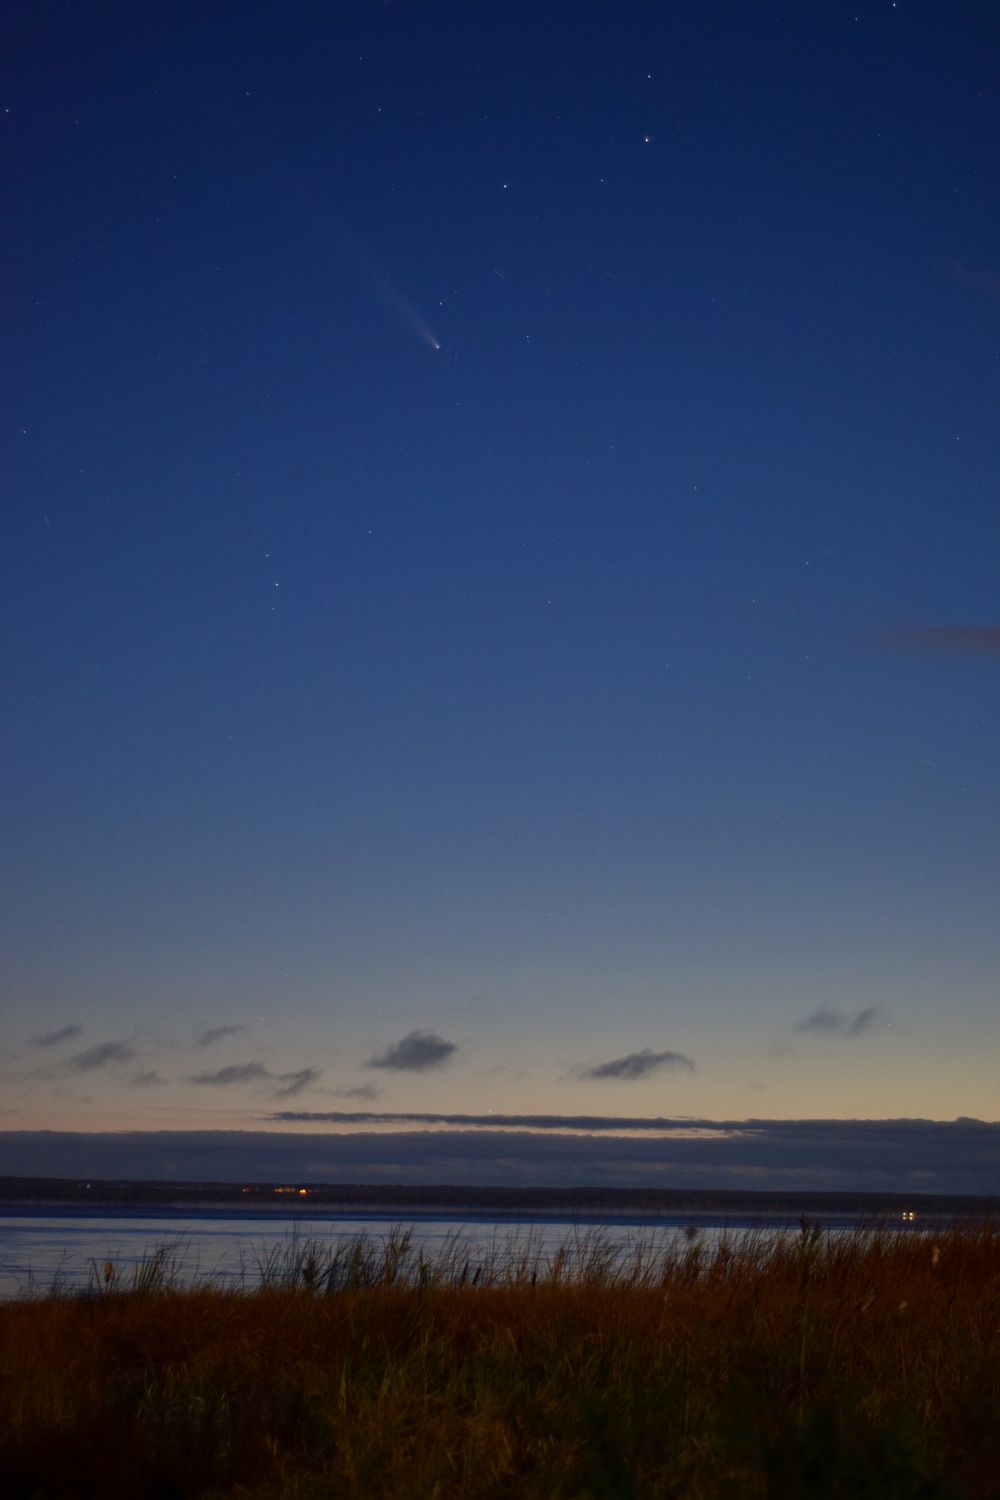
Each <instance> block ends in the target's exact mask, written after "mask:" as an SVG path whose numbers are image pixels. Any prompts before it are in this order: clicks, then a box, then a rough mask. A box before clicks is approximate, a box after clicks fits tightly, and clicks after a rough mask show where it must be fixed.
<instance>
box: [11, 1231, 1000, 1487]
mask: <svg viewBox="0 0 1000 1500" xmlns="http://www.w3.org/2000/svg"><path fill="white" fill-rule="evenodd" d="M94 1272H95V1274H94V1277H93V1279H92V1285H91V1291H90V1294H89V1295H87V1296H71V1295H68V1294H66V1293H63V1294H61V1295H56V1296H49V1297H45V1298H39V1297H25V1298H23V1299H22V1300H20V1301H17V1302H10V1303H6V1304H0V1481H2V1493H3V1494H4V1495H5V1496H10V1497H14V1496H61V1495H65V1496H74V1497H76V1496H80V1497H83V1496H102V1497H115V1496H118V1495H121V1496H130V1497H131V1496H140V1497H144V1496H156V1497H164V1500H166V1497H171V1496H202V1497H210V1496H223V1495H226V1496H229V1495H237V1496H240V1495H242V1496H258V1497H264V1496H295V1497H302V1500H305V1497H314V1496H315V1497H319V1496H337V1497H345V1496H359V1497H370V1496H398V1497H407V1500H413V1497H423V1496H435V1497H446V1496H456V1497H457V1496H461V1497H480V1496H482V1497H492V1496H497V1497H500V1496H509V1497H522V1496H523V1497H560V1496H581V1497H582V1496H593V1497H605V1500H611V1497H628V1496H676V1497H693V1500H697V1497H699V1496H733V1497H741V1500H742V1497H754V1496H789V1497H803V1496H805V1497H811V1496H819V1497H823V1496H831V1497H832V1496H838V1497H839V1496H844V1497H852V1500H853V1497H863V1496H870V1497H873V1500H875V1497H877V1500H891V1497H910V1496H921V1497H928V1500H930V1497H958V1496H983V1497H985V1496H1000V1233H997V1232H996V1231H994V1230H993V1229H991V1228H989V1227H985V1228H981V1229H975V1230H954V1231H952V1232H950V1233H948V1234H945V1235H943V1236H938V1237H936V1238H934V1239H931V1238H930V1237H928V1236H924V1235H918V1234H914V1233H912V1232H908V1233H892V1232H878V1231H871V1232H858V1233H855V1234H851V1235H846V1236H842V1235H834V1236H828V1235H825V1234H821V1233H819V1232H818V1231H814V1230H812V1229H810V1228H809V1227H808V1226H804V1227H803V1230H802V1233H801V1234H797V1235H789V1236H785V1237H783V1238H781V1239H778V1240H775V1239H773V1238H768V1237H764V1236H750V1237H747V1238H745V1239H736V1238H734V1239H733V1240H731V1241H730V1242H728V1243H724V1244H723V1246H722V1248H721V1249H720V1250H718V1251H717V1252H714V1253H711V1254H710V1253H708V1252H707V1251H704V1250H703V1248H702V1246H701V1245H700V1243H699V1242H698V1240H697V1238H693V1239H690V1240H687V1241H685V1240H683V1239H682V1240H680V1241H679V1242H678V1241H676V1240H674V1241H670V1242H664V1243H662V1244H661V1243H657V1242H655V1241H653V1240H650V1241H647V1242H645V1243H644V1244H639V1245H638V1246H636V1247H634V1249H633V1252H632V1253H631V1254H630V1255H628V1256H626V1257H624V1258H623V1257H621V1256H619V1255H618V1254H617V1253H616V1251H615V1248H614V1242H613V1241H612V1240H611V1239H610V1238H608V1237H607V1236H604V1235H601V1234H592V1235H590V1236H583V1237H578V1238H575V1239H573V1240H571V1241H570V1242H569V1243H568V1244H567V1245H566V1246H565V1247H564V1250H563V1251H562V1252H559V1253H557V1254H556V1255H554V1256H546V1255H543V1254H542V1253H541V1251H540V1250H539V1249H538V1248H537V1246H536V1247H531V1246H528V1247H527V1248H522V1250H521V1251H520V1252H518V1253H515V1254H512V1253H511V1247H509V1246H507V1247H498V1248H497V1250H496V1251H495V1252H494V1253H493V1254H492V1255H491V1256H488V1257H486V1259H485V1260H483V1259H482V1258H480V1259H479V1260H476V1259H475V1258H474V1257H472V1256H469V1255H467V1254H466V1253H465V1252H464V1251H463V1249H462V1246H461V1245H460V1243H459V1242H458V1241H455V1242H453V1243H452V1245H451V1246H450V1247H448V1249H447V1250H446V1252H445V1253H444V1254H443V1255H442V1256H441V1257H439V1258H437V1259H436V1260H434V1261H433V1262H428V1261H427V1260H426V1259H425V1258H424V1257H422V1256H421V1254H420V1252H419V1251H418V1250H416V1249H415V1248H414V1247H413V1245H412V1242H411V1241H410V1239H409V1237H408V1236H407V1235H406V1234H405V1233H402V1232H399V1233H395V1234H393V1235H391V1236H389V1237H388V1238H387V1240H386V1241H385V1242H377V1241H372V1240H362V1241H358V1242H356V1243H355V1244H353V1245H348V1246H346V1247H344V1246H341V1247H339V1248H338V1247H337V1246H335V1245H333V1246H331V1245H324V1244H322V1243H320V1242H317V1241H308V1242H302V1243H293V1244H292V1245H290V1246H287V1247H285V1248H284V1250H283V1251H282V1252H281V1253H280V1254H272V1255H270V1256H267V1257H263V1258H262V1259H261V1260H260V1262H258V1263H257V1264H256V1266H253V1267H250V1268H248V1269H247V1273H246V1276H245V1278H244V1281H243V1283H242V1285H241V1286H240V1288H239V1289H233V1288H228V1289H227V1288H225V1287H223V1286H222V1285H220V1284H214V1285H213V1284H211V1283H205V1284H202V1285H200V1286H197V1287H194V1288H193V1289H184V1288H183V1287H181V1286H180V1285H179V1283H178V1280H177V1274H176V1272H177V1266H176V1263H175V1262H174V1259H173V1257H172V1255H171V1253H170V1252H167V1251H163V1252H159V1253H158V1256H157V1257H153V1258H151V1259H150V1260H149V1261H147V1262H146V1263H145V1264H144V1265H143V1266H140V1267H139V1268H138V1269H137V1270H136V1271H135V1272H133V1273H131V1274H124V1273H123V1274H119V1273H118V1271H117V1269H116V1268H114V1267H112V1268H111V1274H110V1275H107V1274H105V1272H106V1268H105V1267H102V1266H96V1267H95V1268H94Z"/></svg>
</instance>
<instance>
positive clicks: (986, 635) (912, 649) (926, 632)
mask: <svg viewBox="0 0 1000 1500" xmlns="http://www.w3.org/2000/svg"><path fill="white" fill-rule="evenodd" d="M873 644H874V645H876V646H878V647H880V648H882V649H887V650H889V651H896V652H899V653H901V654H903V655H907V656H1000V625H911V626H907V627H905V628H904V629H901V630H892V631H889V632H887V633H886V634H884V635H882V636H879V637H876V638H875V640H874V642H873Z"/></svg>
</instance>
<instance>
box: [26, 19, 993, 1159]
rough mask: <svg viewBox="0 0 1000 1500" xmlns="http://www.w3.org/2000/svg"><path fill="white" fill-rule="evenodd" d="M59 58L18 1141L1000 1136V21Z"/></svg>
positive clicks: (478, 24) (241, 22) (248, 27)
mask: <svg viewBox="0 0 1000 1500" xmlns="http://www.w3.org/2000/svg"><path fill="white" fill-rule="evenodd" d="M0 51H2V58H3V60H2V63H0V96H2V97H0V109H2V113H0V132H2V142H3V158H4V175H5V180H6V194H5V198H6V206H5V220H6V230H7V233H6V249H5V251H4V253H3V260H2V280H3V292H4V295H3V305H4V319H5V339H4V349H5V353H4V362H3V380H4V399H3V411H4V429H3V430H4V441H3V445H2V463H3V493H4V497H5V498H4V512H5V521H4V534H3V545H2V558H0V569H2V578H0V582H2V597H3V622H2V660H0V668H2V683H3V689H2V690H3V700H2V722H3V740H2V750H3V765H2V783H0V795H2V800H3V807H2V814H3V821H2V826H3V829H4V833H3V845H4V857H3V884H2V888H0V921H2V924H3V932H2V934H0V936H2V951H3V955H4V956H3V960H2V963H3V970H2V983H3V999H4V1014H5V1016H6V1021H5V1023H4V1030H3V1045H4V1049H5V1050H4V1067H5V1069H6V1078H7V1085H6V1087H5V1090H4V1093H5V1108H6V1115H5V1117H4V1121H3V1123H5V1124H6V1125H7V1126H8V1127H9V1128H18V1129H20V1128H25V1129H34V1128H39V1127H45V1126H53V1127H58V1128H63V1129H106V1128H117V1127H121V1128H134V1127H138V1126H147V1125H150V1124H152V1125H172V1126H182V1125H197V1126H199V1127H204V1126H205V1125H208V1124H211V1123H213V1122H217V1123H219V1124H220V1125H225V1126H227V1127H229V1126H232V1125H236V1124H245V1123H248V1122H251V1121H253V1120H257V1119H259V1118H260V1115H261V1113H262V1111H266V1110H268V1109H275V1108H281V1107H282V1106H281V1105H276V1103H275V1100H276V1098H277V1097H278V1096H281V1097H284V1099H285V1100H286V1102H287V1100H288V1099H289V1098H294V1104H295V1107H296V1109H299V1108H301V1109H302V1110H304V1111H310V1110H312V1111H330V1110H337V1109H345V1108H347V1109H350V1108H355V1107H357V1105H358V1101H359V1099H360V1100H362V1101H364V1100H365V1097H366V1095H367V1096H368V1098H369V1099H370V1100H371V1101H372V1102H370V1103H369V1104H368V1106H367V1107H369V1108H373V1109H383V1110H390V1109H401V1110H417V1111H420V1110H445V1111H451V1112H455V1111H459V1112H461V1111H474V1112H479V1111H483V1110H486V1109H491V1108H492V1109H495V1110H498V1111H502V1112H504V1113H517V1112H519V1111H520V1112H533V1113H538V1112H546V1111H548V1112H553V1113H556V1114H578V1113H607V1114H615V1115H617V1114H623V1115H657V1114H664V1115H674V1114H691V1115H698V1116H704V1117H708V1118H715V1119H733V1118H740V1117H742V1116H743V1115H749V1114H755V1115H769V1116H773V1117H775V1118H788V1117H802V1116H808V1115H811V1114H813V1115H816V1114H818V1115H824V1116H831V1117H832V1116H838V1117H851V1116H867V1117H878V1116H884V1115H926V1116H929V1117H933V1118H952V1117H953V1116H956V1115H960V1114H964V1115H978V1116H982V1117H984V1118H987V1119H995V1118H996V1117H997V1115H998V1113H1000V1111H998V1099H1000V1083H998V1077H997V1072H996V1067H995V1062H996V1026H995V1019H996V1015H997V1004H998V981H1000V936H998V931H1000V926H998V924H997V921H996V910H997V891H998V888H1000V840H998V834H1000V827H998V825H1000V798H998V774H997V765H998V750H1000V714H998V690H1000V629H998V627H997V622H998V620H1000V606H998V589H997V582H998V564H1000V508H998V484H997V481H998V475H1000V422H998V421H997V398H998V393H1000V210H998V202H1000V200H998V197H997V181H998V167H1000V118H998V114H1000V111H998V94H997V87H996V85H997V78H998V76H1000V12H998V10H997V8H996V6H994V5H993V4H985V3H984V4H971V3H970V4H963V3H958V4H955V5H949V6H942V5H940V4H937V3H931V0H925V3H905V0H899V3H898V4H896V5H893V4H892V3H891V0H890V3H877V4H876V3H867V0H856V3H853V4H841V3H827V4H825V5H822V6H813V5H807V6H803V5H801V4H800V3H797V4H791V3H785V0H779V3H777V4H768V5H763V4H760V5H757V4H736V3H733V4H730V5H722V6H705V5H704V4H702V3H695V0H691V3H677V4H665V3H663V4H639V3H615V4H610V3H609V4H593V5H578V4H570V3H566V4H556V3H551V0H542V3H533V4H530V5H528V4H521V5H500V6H484V5H474V4H473V5H468V4H458V3H450V4H440V5H434V4H426V3H420V4H417V3H410V4H401V3H393V4H390V3H386V4H375V3H369V4H360V3H354V4H351V3H348V4H345V5H342V6H339V7H336V8H334V7H330V6H327V5H320V4H296V5H290V6H276V5H273V4H263V3H259V0H251V3H245V4H240V5H238V6H237V5H227V4H217V5H210V6H206V5H194V4H187V3H174V4H171V5H168V6H160V7H147V6H136V5H131V4H129V5H125V4H115V3H112V4H109V5H106V6H101V7H96V8H95V7H93V6H88V5H83V4H77V3H65V4H53V3H47V0H32V3H31V4H15V5H14V6H13V7H12V8H11V9H10V10H9V11H8V13H7V22H6V28H5V37H4V41H3V46H2V49H0ZM435 345H438V346H439V347H434V346H435ZM220 1027H225V1028H233V1029H232V1030H227V1031H226V1032H225V1033H224V1034H223V1035H221V1036H218V1037H216V1038H215V1039H214V1040H210V1041H208V1042H205V1043H204V1045H203V1046H200V1047H199V1046H197V1045H195V1039H196V1038H197V1037H199V1036H202V1035H203V1034H204V1033H205V1032H206V1031H211V1030H215V1029H217V1028H220ZM65 1028H71V1030H68V1031H66V1033H65V1035H63V1036H61V1037H59V1036H58V1034H59V1033H60V1032H62V1031H64V1029H65ZM237 1028H239V1029H237ZM412 1032H417V1033H420V1035H418V1036H417V1038H416V1040H415V1041H413V1040H412V1039H411V1041H410V1042H409V1044H404V1047H403V1049H402V1050H401V1051H393V1050H392V1049H393V1048H395V1047H397V1046H398V1044H399V1043H400V1042H401V1041H404V1039H406V1038H408V1037H409V1034H410V1033H412ZM53 1036H56V1037H57V1039H56V1040H54V1041H53V1040H52V1038H53ZM32 1039H34V1040H32ZM39 1039H41V1044H40V1043H39ZM46 1043H47V1045H46ZM644 1049H649V1051H648V1052H646V1051H645V1050H644ZM373 1059H374V1060H376V1062H377V1063H378V1064H379V1065H378V1066H375V1067H372V1066H371V1065H370V1064H371V1062H372V1060H373ZM609 1064H610V1065H611V1066H610V1067H609V1066H606V1065H609ZM234 1070H235V1071H234ZM588 1073H589V1076H588ZM195 1079H199V1080H202V1081H199V1082H195V1081H192V1080H195ZM160 1080H162V1081H160ZM206 1080H207V1081H206ZM350 1098H353V1101H354V1102H353V1104H351V1103H347V1102H345V1101H346V1100H348V1099H350Z"/></svg>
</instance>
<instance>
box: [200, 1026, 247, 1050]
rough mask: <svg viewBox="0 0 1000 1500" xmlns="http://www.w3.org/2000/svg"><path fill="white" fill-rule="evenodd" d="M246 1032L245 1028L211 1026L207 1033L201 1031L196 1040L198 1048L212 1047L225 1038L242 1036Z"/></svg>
mask: <svg viewBox="0 0 1000 1500" xmlns="http://www.w3.org/2000/svg"><path fill="white" fill-rule="evenodd" d="M244 1031H246V1027H245V1026H209V1027H208V1028H207V1029H206V1030H205V1031H200V1032H199V1033H198V1035H197V1036H196V1037H195V1039H194V1044H195V1046H196V1047H211V1045H212V1043H213V1042H221V1041H222V1039H223V1037H227V1036H241V1035H242V1034H243V1032H244Z"/></svg>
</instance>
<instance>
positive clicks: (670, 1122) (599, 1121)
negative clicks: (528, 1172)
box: [264, 1109, 702, 1135]
mask: <svg viewBox="0 0 1000 1500" xmlns="http://www.w3.org/2000/svg"><path fill="white" fill-rule="evenodd" d="M264 1118H266V1119H268V1120H274V1121H276V1122H278V1121H280V1122H282V1123H284V1124H293V1123H294V1124H309V1123H312V1124H317V1125H318V1124H327V1125H371V1126H381V1125H449V1126H454V1127H455V1128H457V1129H460V1130H466V1129H470V1130H479V1129H486V1130H571V1131H577V1132H579V1131H586V1132H588V1133H590V1134H594V1135H600V1134H601V1133H602V1132H605V1131H607V1132H610V1133H615V1134H619V1135H620V1134H622V1133H624V1132H634V1131H657V1132H659V1133H661V1134H662V1133H664V1132H669V1133H672V1134H677V1133H678V1132H679V1131H685V1130H688V1129H691V1128H694V1129H701V1128H702V1126H701V1125H700V1124H697V1123H696V1124H695V1125H694V1126H693V1127H692V1126H691V1125H690V1123H689V1122H688V1121H686V1120H676V1119H665V1118H664V1117H663V1116H662V1115H660V1116H650V1115H499V1114H497V1113H496V1112H495V1111H492V1110H491V1111H490V1112H489V1114H485V1115H456V1114H442V1113H440V1112H438V1111H435V1110H412V1111H400V1110H292V1109H283V1110H276V1111H275V1112H274V1113H273V1114H270V1115H267V1116H265V1117H264Z"/></svg>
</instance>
